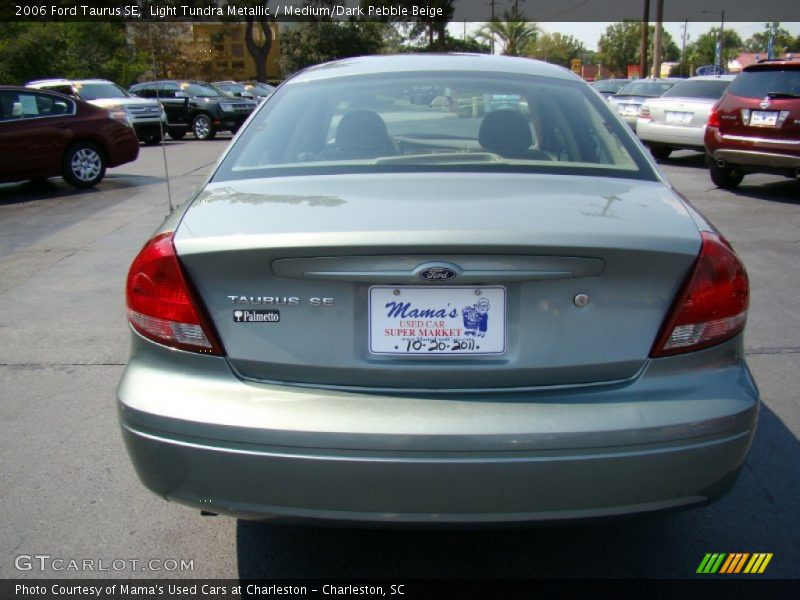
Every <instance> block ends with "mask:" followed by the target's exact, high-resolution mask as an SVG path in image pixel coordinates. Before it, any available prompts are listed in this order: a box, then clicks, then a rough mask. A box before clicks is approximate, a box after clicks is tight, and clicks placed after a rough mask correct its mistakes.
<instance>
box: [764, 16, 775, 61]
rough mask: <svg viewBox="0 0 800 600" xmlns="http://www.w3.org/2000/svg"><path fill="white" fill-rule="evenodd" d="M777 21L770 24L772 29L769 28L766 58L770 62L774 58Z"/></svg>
mask: <svg viewBox="0 0 800 600" xmlns="http://www.w3.org/2000/svg"><path fill="white" fill-rule="evenodd" d="M777 27H778V23H777V21H773V22H772V27H770V28H769V42H767V58H768V59H769V60H772V59H773V58H775V33H776V32H775V29H777Z"/></svg>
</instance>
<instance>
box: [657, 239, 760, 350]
mask: <svg viewBox="0 0 800 600" xmlns="http://www.w3.org/2000/svg"><path fill="white" fill-rule="evenodd" d="M701 236H702V238H703V243H702V246H701V248H700V256H698V258H697V262H696V263H695V265H694V269H693V271H692V273H691V275H690V276H689V279H688V280H687V282H686V284H685V285H684V287H683V288H682V290H681V291H680V293H679V294H678V297H677V299H676V301H675V304H674V305H673V307H672V310H671V311H670V313H669V314H668V315H667V319H666V320H665V322H664V325H663V326H662V328H661V332H660V333H659V335H658V338H656V343H655V344H654V345H653V350H652V352H651V353H650V355H651V356H653V357H658V356H670V355H673V354H683V353H685V352H693V351H695V350H700V349H702V348H708V347H710V346H714V345H716V344H720V343H722V342H724V341H725V340H728V339H730V338H732V337H733V336H735V335H736V334H738V333H740V332H741V331H742V330H743V329H744V324H745V321H746V320H747V307H748V305H749V301H750V286H749V282H748V279H747V272H746V271H745V268H744V265H743V264H742V261H741V260H739V257H738V256H736V253H735V252H734V251H733V250H732V249H731V247H730V245H729V244H728V242H727V240H725V238H723V237H722V236H721V235H719V234H717V233H713V232H703V233H702V234H701Z"/></svg>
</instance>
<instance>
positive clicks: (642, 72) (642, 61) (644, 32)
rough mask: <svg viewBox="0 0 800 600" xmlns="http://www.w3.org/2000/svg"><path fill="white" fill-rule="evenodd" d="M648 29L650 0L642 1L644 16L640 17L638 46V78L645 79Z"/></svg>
mask: <svg viewBox="0 0 800 600" xmlns="http://www.w3.org/2000/svg"><path fill="white" fill-rule="evenodd" d="M649 27H650V0H644V14H643V15H642V43H641V44H640V45H639V54H640V58H639V77H646V73H647V33H648V31H647V30H648V29H649Z"/></svg>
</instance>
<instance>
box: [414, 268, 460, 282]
mask: <svg viewBox="0 0 800 600" xmlns="http://www.w3.org/2000/svg"><path fill="white" fill-rule="evenodd" d="M419 276H420V279H424V280H425V281H449V280H451V279H453V278H455V277H458V273H457V272H456V271H455V270H453V269H450V268H448V267H428V268H426V269H422V270H421V271H420V272H419Z"/></svg>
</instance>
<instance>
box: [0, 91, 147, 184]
mask: <svg viewBox="0 0 800 600" xmlns="http://www.w3.org/2000/svg"><path fill="white" fill-rule="evenodd" d="M121 121H122V118H121V117H120V116H116V117H115V116H114V115H113V113H112V112H109V111H108V110H107V109H104V108H100V107H98V106H94V105H93V104H89V103H88V102H84V101H82V100H78V99H75V98H71V97H69V96H65V95H64V94H59V93H55V92H46V91H44V90H35V89H31V88H25V87H17V86H0V156H2V157H3V159H2V160H0V182H8V181H21V180H25V179H32V180H42V179H46V178H48V177H56V176H61V177H63V178H64V179H65V180H66V181H67V182H68V183H70V184H71V185H73V186H75V187H79V188H87V187H92V186H93V185H95V184H97V183H98V182H99V181H100V180H101V179H103V176H104V175H105V172H106V169H107V168H108V167H116V166H118V165H121V164H124V163H127V162H131V161H133V160H136V158H137V157H138V156H139V140H138V139H137V137H136V134H135V133H134V130H133V128H132V127H131V126H130V124H129V123H123V122H121Z"/></svg>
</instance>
